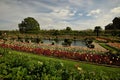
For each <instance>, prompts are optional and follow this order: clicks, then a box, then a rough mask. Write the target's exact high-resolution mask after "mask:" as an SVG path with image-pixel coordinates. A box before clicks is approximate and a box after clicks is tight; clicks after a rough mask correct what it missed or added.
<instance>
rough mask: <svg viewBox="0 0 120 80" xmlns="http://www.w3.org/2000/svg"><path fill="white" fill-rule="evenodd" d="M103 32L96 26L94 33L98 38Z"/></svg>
mask: <svg viewBox="0 0 120 80" xmlns="http://www.w3.org/2000/svg"><path fill="white" fill-rule="evenodd" d="M101 30H102V28H101V27H100V26H96V27H95V29H94V32H96V34H97V36H99V33H100V31H101Z"/></svg>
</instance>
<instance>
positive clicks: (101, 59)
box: [0, 44, 120, 65]
mask: <svg viewBox="0 0 120 80" xmlns="http://www.w3.org/2000/svg"><path fill="white" fill-rule="evenodd" d="M0 46H1V47H3V48H10V49H13V50H17V51H23V52H31V53H35V54H38V55H45V56H53V57H58V58H66V59H73V60H79V61H87V62H93V63H97V64H109V65H120V57H119V56H120V55H116V56H117V57H116V58H114V60H113V59H112V58H111V57H112V56H111V55H109V54H108V55H104V54H96V53H95V54H93V53H82V54H80V53H77V52H76V53H75V52H67V51H60V50H50V49H42V48H38V47H36V48H30V46H29V47H28V46H25V45H24V46H19V45H10V44H9V45H7V44H0ZM111 61H112V63H111Z"/></svg>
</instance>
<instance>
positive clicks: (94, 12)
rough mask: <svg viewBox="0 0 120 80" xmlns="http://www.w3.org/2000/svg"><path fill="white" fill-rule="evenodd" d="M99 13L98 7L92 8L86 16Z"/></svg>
mask: <svg viewBox="0 0 120 80" xmlns="http://www.w3.org/2000/svg"><path fill="white" fill-rule="evenodd" d="M100 13H101V10H100V9H96V10H92V11H90V12H89V13H88V14H87V16H92V15H97V14H100Z"/></svg>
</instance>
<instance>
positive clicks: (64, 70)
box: [0, 48, 120, 80]
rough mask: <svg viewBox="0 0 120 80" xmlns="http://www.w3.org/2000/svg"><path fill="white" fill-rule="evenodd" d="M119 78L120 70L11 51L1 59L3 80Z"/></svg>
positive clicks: (0, 74)
mask: <svg viewBox="0 0 120 80" xmlns="http://www.w3.org/2000/svg"><path fill="white" fill-rule="evenodd" d="M0 51H1V48H0ZM119 76H120V72H119V68H110V67H104V66H95V65H91V64H85V63H78V62H74V61H68V60H60V59H56V58H49V57H44V56H37V55H32V54H27V53H23V52H16V51H11V50H9V51H8V52H7V53H6V54H5V55H4V56H2V57H1V58H0V79H3V80H16V79H17V80H85V79H92V80H95V79H98V80H101V79H107V80H115V79H116V80H119V79H120V77H119Z"/></svg>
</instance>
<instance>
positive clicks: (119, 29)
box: [105, 17, 120, 36]
mask: <svg viewBox="0 0 120 80" xmlns="http://www.w3.org/2000/svg"><path fill="white" fill-rule="evenodd" d="M105 31H106V33H109V34H112V35H113V36H116V35H118V36H119V35H120V17H115V18H114V19H113V20H112V23H109V24H108V25H106V26H105Z"/></svg>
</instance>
